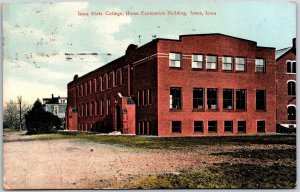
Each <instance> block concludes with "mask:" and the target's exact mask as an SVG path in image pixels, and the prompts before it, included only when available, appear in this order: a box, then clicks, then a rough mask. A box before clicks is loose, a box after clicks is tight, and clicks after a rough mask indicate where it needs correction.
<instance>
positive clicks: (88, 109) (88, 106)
mask: <svg viewBox="0 0 300 192" xmlns="http://www.w3.org/2000/svg"><path fill="white" fill-rule="evenodd" d="M86 108H87V109H86V111H87V117H89V116H90V115H91V114H90V112H91V111H90V104H89V103H87V104H86Z"/></svg>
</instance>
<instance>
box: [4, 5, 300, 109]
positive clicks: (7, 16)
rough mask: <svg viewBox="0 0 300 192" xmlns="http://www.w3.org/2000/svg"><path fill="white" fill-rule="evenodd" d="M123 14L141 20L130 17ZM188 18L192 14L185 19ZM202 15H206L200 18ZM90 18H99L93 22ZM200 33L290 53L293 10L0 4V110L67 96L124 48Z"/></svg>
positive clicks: (290, 7) (281, 7)
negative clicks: (79, 79)
mask: <svg viewBox="0 0 300 192" xmlns="http://www.w3.org/2000/svg"><path fill="white" fill-rule="evenodd" d="M126 11H130V12H138V13H139V15H130V16H129V15H126V14H125V13H126ZM142 11H144V12H160V13H162V12H163V13H166V14H167V13H168V11H171V12H174V11H179V12H181V14H180V15H172V16H170V15H155V16H149V15H141V12H142ZM191 11H192V12H197V13H198V15H191ZM206 11H207V12H210V13H211V14H210V15H206ZM92 12H97V13H99V12H102V14H103V15H101V16H92V15H91V13H92ZM200 12H202V14H203V15H199V14H200ZM79 13H81V14H84V13H88V14H89V15H88V16H82V15H79ZM106 13H108V14H110V15H106ZM112 13H122V14H123V15H121V16H117V15H111V14H112ZM176 13H177V12H176ZM214 13H215V14H214ZM202 33H223V34H227V35H231V36H236V37H240V38H244V39H249V40H252V41H256V42H257V44H258V45H259V46H267V47H275V48H276V49H281V48H285V47H289V46H291V44H292V39H293V38H295V37H296V4H295V3H292V2H289V1H227V2H224V1H209V2H203V1H202V2H201V1H200V2H195V1H194V2H191V1H190V2H160V3H159V2H157V3H154V2H142V3H137V2H124V3H117V2H111V3H104V2H101V3H91V2H73V3H67V2H66V3H62V2H60V3H58V2H56V3H49V2H47V3H9V4H5V5H4V6H3V104H5V103H6V102H7V101H9V100H10V99H12V100H16V99H17V96H22V98H23V100H24V101H26V102H27V103H29V104H32V103H33V102H34V101H35V100H36V99H37V98H40V99H42V98H45V97H50V96H51V94H54V96H58V95H59V96H63V97H65V96H67V83H68V82H70V81H72V79H73V77H74V75H75V74H78V75H79V76H81V75H83V74H85V73H87V72H90V71H92V70H94V69H97V68H99V67H101V66H103V65H104V64H106V63H108V62H110V61H112V60H114V59H116V58H118V57H121V56H122V55H124V53H125V50H126V48H127V46H128V45H129V44H132V43H133V44H136V45H138V46H141V45H143V44H145V43H147V42H149V41H151V40H152V39H154V38H155V37H156V38H171V39H178V37H179V35H184V34H202Z"/></svg>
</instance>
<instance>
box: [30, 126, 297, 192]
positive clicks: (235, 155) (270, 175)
mask: <svg viewBox="0 0 300 192" xmlns="http://www.w3.org/2000/svg"><path fill="white" fill-rule="evenodd" d="M69 138H76V139H79V140H84V141H91V142H97V143H104V144H113V145H121V146H126V147H130V148H133V149H141V150H145V151H147V150H148V151H149V150H150V151H151V150H157V152H160V151H165V150H167V151H181V152H185V151H186V152H195V153H197V152H199V151H201V149H203V148H208V149H209V147H211V146H220V147H221V146H222V147H224V146H226V147H227V148H226V149H227V150H225V151H224V150H223V151H217V152H216V151H215V152H211V153H210V154H209V156H214V157H216V158H223V159H224V161H223V162H222V163H217V164H210V166H207V167H206V168H204V169H203V168H197V167H194V168H192V169H186V170H180V171H179V172H178V173H176V174H172V173H164V174H159V175H149V176H147V177H141V178H139V179H137V180H134V181H130V182H128V183H126V184H125V186H123V188H129V189H132V188H141V189H161V188H167V189H170V188H177V189H178V188H294V187H295V184H296V136H295V135H244V136H215V137H210V136H203V137H145V136H126V135H95V134H85V133H78V132H74V133H71V134H70V133H68V134H47V135H34V136H32V138H30V139H38V140H45V139H46V140H47V139H69ZM264 145H271V146H272V147H269V148H267V149H261V148H260V147H259V146H264ZM283 145H285V146H289V147H288V148H283V149H282V148H277V146H283ZM231 146H232V147H233V146H258V147H253V148H251V149H249V148H245V149H239V150H231ZM235 159H237V160H239V161H238V163H232V162H231V161H232V160H235ZM249 161H250V163H249ZM252 161H253V162H255V163H251V162H252Z"/></svg>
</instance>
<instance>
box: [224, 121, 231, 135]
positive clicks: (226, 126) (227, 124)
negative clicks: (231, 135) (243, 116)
mask: <svg viewBox="0 0 300 192" xmlns="http://www.w3.org/2000/svg"><path fill="white" fill-rule="evenodd" d="M224 131H225V132H232V131H233V121H224Z"/></svg>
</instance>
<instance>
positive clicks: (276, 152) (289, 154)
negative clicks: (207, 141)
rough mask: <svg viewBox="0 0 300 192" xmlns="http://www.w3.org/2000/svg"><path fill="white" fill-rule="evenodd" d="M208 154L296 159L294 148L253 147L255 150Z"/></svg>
mask: <svg viewBox="0 0 300 192" xmlns="http://www.w3.org/2000/svg"><path fill="white" fill-rule="evenodd" d="M210 155H216V156H220V155H225V156H230V157H234V158H250V159H269V160H281V159H291V160H296V149H255V150H244V149H242V150H236V151H233V152H222V153H211V154H210Z"/></svg>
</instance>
